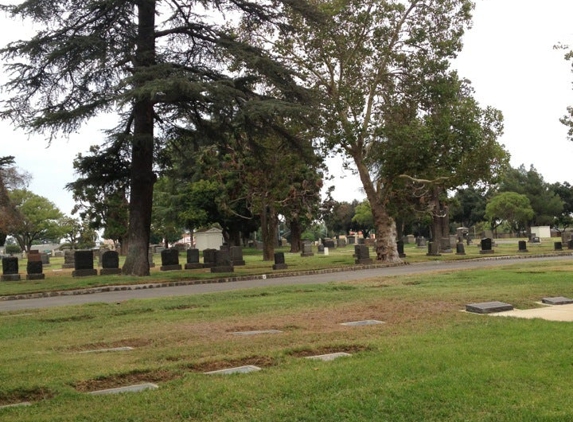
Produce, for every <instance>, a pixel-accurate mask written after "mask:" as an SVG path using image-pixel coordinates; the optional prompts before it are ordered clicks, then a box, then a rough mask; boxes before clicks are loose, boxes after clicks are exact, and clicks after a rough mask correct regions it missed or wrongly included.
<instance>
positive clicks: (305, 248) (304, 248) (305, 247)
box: [300, 242, 314, 256]
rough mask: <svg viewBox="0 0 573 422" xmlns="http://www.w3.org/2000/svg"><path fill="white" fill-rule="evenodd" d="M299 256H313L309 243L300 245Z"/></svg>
mask: <svg viewBox="0 0 573 422" xmlns="http://www.w3.org/2000/svg"><path fill="white" fill-rule="evenodd" d="M300 256H314V253H313V252H312V244H311V243H308V242H305V243H303V244H302V253H301V254H300Z"/></svg>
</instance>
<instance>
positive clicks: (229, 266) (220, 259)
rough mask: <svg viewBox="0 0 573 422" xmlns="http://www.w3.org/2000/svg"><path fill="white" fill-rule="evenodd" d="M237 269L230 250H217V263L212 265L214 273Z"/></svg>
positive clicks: (230, 271)
mask: <svg viewBox="0 0 573 422" xmlns="http://www.w3.org/2000/svg"><path fill="white" fill-rule="evenodd" d="M234 271H235V269H234V268H233V263H232V261H231V254H230V253H229V251H228V250H225V249H223V250H220V251H215V265H214V266H212V267H211V272H212V273H232V272H234Z"/></svg>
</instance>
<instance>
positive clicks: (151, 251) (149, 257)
mask: <svg viewBox="0 0 573 422" xmlns="http://www.w3.org/2000/svg"><path fill="white" fill-rule="evenodd" d="M147 260H148V261H149V268H155V262H153V248H149V252H148V254H147Z"/></svg>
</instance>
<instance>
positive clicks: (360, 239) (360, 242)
mask: <svg viewBox="0 0 573 422" xmlns="http://www.w3.org/2000/svg"><path fill="white" fill-rule="evenodd" d="M356 243H357V244H358V245H364V244H365V243H366V242H365V240H364V238H363V237H359V238H358V239H356Z"/></svg>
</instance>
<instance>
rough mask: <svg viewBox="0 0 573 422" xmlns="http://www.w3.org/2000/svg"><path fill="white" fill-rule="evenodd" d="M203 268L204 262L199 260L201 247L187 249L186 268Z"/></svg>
mask: <svg viewBox="0 0 573 422" xmlns="http://www.w3.org/2000/svg"><path fill="white" fill-rule="evenodd" d="M197 268H203V264H201V263H200V262H199V249H187V263H186V264H185V269H186V270H195V269H197Z"/></svg>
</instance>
